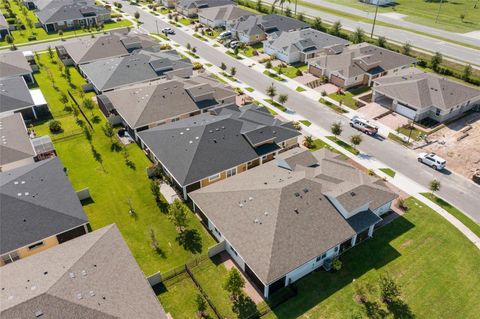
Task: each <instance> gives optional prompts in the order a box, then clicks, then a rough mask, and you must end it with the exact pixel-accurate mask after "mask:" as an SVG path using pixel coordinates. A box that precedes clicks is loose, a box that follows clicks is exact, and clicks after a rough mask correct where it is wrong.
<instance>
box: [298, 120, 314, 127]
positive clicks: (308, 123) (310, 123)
mask: <svg viewBox="0 0 480 319" xmlns="http://www.w3.org/2000/svg"><path fill="white" fill-rule="evenodd" d="M299 122H300V123H302V124H303V125H305V126H310V125H312V122H310V121H307V120H300V121H299Z"/></svg>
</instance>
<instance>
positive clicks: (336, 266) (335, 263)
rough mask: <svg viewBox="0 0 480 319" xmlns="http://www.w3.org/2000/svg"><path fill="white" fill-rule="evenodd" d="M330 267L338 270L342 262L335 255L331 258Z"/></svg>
mask: <svg viewBox="0 0 480 319" xmlns="http://www.w3.org/2000/svg"><path fill="white" fill-rule="evenodd" d="M332 269H333V270H335V271H339V270H340V269H342V262H341V261H340V259H338V258H337V257H335V258H334V259H333V262H332Z"/></svg>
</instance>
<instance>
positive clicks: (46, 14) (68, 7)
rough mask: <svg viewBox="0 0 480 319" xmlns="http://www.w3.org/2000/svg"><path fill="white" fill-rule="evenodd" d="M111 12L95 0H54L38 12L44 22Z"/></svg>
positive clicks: (75, 18)
mask: <svg viewBox="0 0 480 319" xmlns="http://www.w3.org/2000/svg"><path fill="white" fill-rule="evenodd" d="M109 13H110V12H109V11H108V10H107V9H105V8H104V7H102V6H97V5H96V4H95V1H94V0H81V1H76V0H53V1H51V2H49V3H48V4H47V5H46V6H45V7H43V8H41V9H39V10H38V11H37V12H36V14H37V17H38V20H39V21H40V22H41V23H42V24H47V23H55V22H61V21H66V20H77V19H83V18H85V17H86V16H97V15H104V14H109Z"/></svg>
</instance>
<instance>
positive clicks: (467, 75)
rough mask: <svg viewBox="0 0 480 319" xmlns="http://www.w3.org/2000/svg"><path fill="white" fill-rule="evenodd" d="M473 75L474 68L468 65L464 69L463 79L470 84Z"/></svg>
mask: <svg viewBox="0 0 480 319" xmlns="http://www.w3.org/2000/svg"><path fill="white" fill-rule="evenodd" d="M471 75H472V66H471V65H470V64H467V65H465V67H464V68H463V73H462V78H463V79H464V80H465V81H467V82H468V81H469V80H470V76H471Z"/></svg>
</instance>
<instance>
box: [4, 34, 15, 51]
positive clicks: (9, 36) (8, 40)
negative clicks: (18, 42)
mask: <svg viewBox="0 0 480 319" xmlns="http://www.w3.org/2000/svg"><path fill="white" fill-rule="evenodd" d="M5 41H7V43H8V44H10V46H11V47H12V50H13V49H14V45H13V37H12V36H11V35H10V34H7V36H6V37H5Z"/></svg>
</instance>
